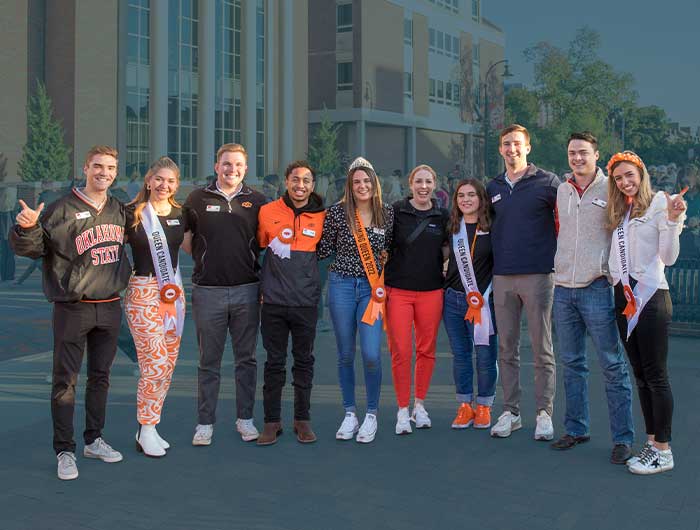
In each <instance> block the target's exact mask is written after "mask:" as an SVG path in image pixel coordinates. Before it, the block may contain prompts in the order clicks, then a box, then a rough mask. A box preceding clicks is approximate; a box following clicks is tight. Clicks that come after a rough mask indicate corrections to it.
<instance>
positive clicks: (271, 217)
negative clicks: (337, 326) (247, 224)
mask: <svg viewBox="0 0 700 530" xmlns="http://www.w3.org/2000/svg"><path fill="white" fill-rule="evenodd" d="M325 216H326V212H325V209H324V208H323V201H322V200H321V197H319V196H318V195H317V194H315V193H312V194H311V196H310V197H309V202H308V204H307V205H306V206H304V207H303V208H295V207H294V206H293V204H292V202H291V200H290V199H289V196H288V195H287V194H286V193H285V194H284V196H283V197H281V198H280V199H277V200H276V201H272V202H271V203H268V204H266V205H265V206H263V207H262V208H260V213H259V215H258V243H259V244H260V246H261V247H262V248H265V247H267V251H266V252H265V256H264V258H263V265H262V294H263V303H267V304H275V305H285V306H292V307H315V306H317V305H318V302H319V299H320V297H321V279H320V275H319V270H318V259H317V258H316V245H318V242H319V240H320V239H321V232H322V229H323V220H324V218H325ZM284 228H288V229H291V231H290V234H291V240H290V241H289V243H288V244H289V251H290V252H289V258H283V257H280V256H279V255H278V254H277V253H276V252H275V251H274V249H273V248H271V247H270V243H271V242H272V241H273V240H274V239H275V238H277V239H278V241H279V237H278V236H279V235H280V232H281V231H282V230H283V229H284ZM280 243H281V242H280ZM273 246H276V245H273Z"/></svg>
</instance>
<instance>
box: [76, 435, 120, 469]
mask: <svg viewBox="0 0 700 530" xmlns="http://www.w3.org/2000/svg"><path fill="white" fill-rule="evenodd" d="M83 456H85V457H87V458H99V459H100V460H102V461H103V462H107V463H108V464H113V463H115V462H121V461H122V459H123V458H124V457H123V456H122V454H121V453H120V452H119V451H115V450H114V449H112V447H111V446H110V445H109V444H108V443H107V442H105V441H104V440H103V439H102V438H98V439H97V440H95V441H94V442H92V443H91V444H90V445H86V446H85V447H84V448H83Z"/></svg>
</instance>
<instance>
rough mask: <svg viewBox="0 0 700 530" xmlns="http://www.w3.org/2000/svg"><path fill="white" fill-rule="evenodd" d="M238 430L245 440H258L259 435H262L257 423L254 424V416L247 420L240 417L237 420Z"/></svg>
mask: <svg viewBox="0 0 700 530" xmlns="http://www.w3.org/2000/svg"><path fill="white" fill-rule="evenodd" d="M236 430H237V431H238V432H239V433H240V435H241V439H242V440H243V441H244V442H252V441H253V440H257V439H258V436H260V433H259V432H258V430H257V429H256V428H255V425H253V418H250V419H247V420H242V419H240V418H238V419H237V420H236Z"/></svg>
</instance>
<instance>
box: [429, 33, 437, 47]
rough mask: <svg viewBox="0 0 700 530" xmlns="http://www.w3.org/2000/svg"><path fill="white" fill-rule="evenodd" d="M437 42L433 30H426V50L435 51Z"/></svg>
mask: <svg viewBox="0 0 700 530" xmlns="http://www.w3.org/2000/svg"><path fill="white" fill-rule="evenodd" d="M436 42H437V37H436V36H435V30H434V29H433V28H429V29H428V49H429V50H430V51H431V52H434V51H435V46H436Z"/></svg>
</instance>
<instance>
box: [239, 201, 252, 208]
mask: <svg viewBox="0 0 700 530" xmlns="http://www.w3.org/2000/svg"><path fill="white" fill-rule="evenodd" d="M241 206H243V208H252V207H253V203H252V202H249V201H245V202H242V203H241Z"/></svg>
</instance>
